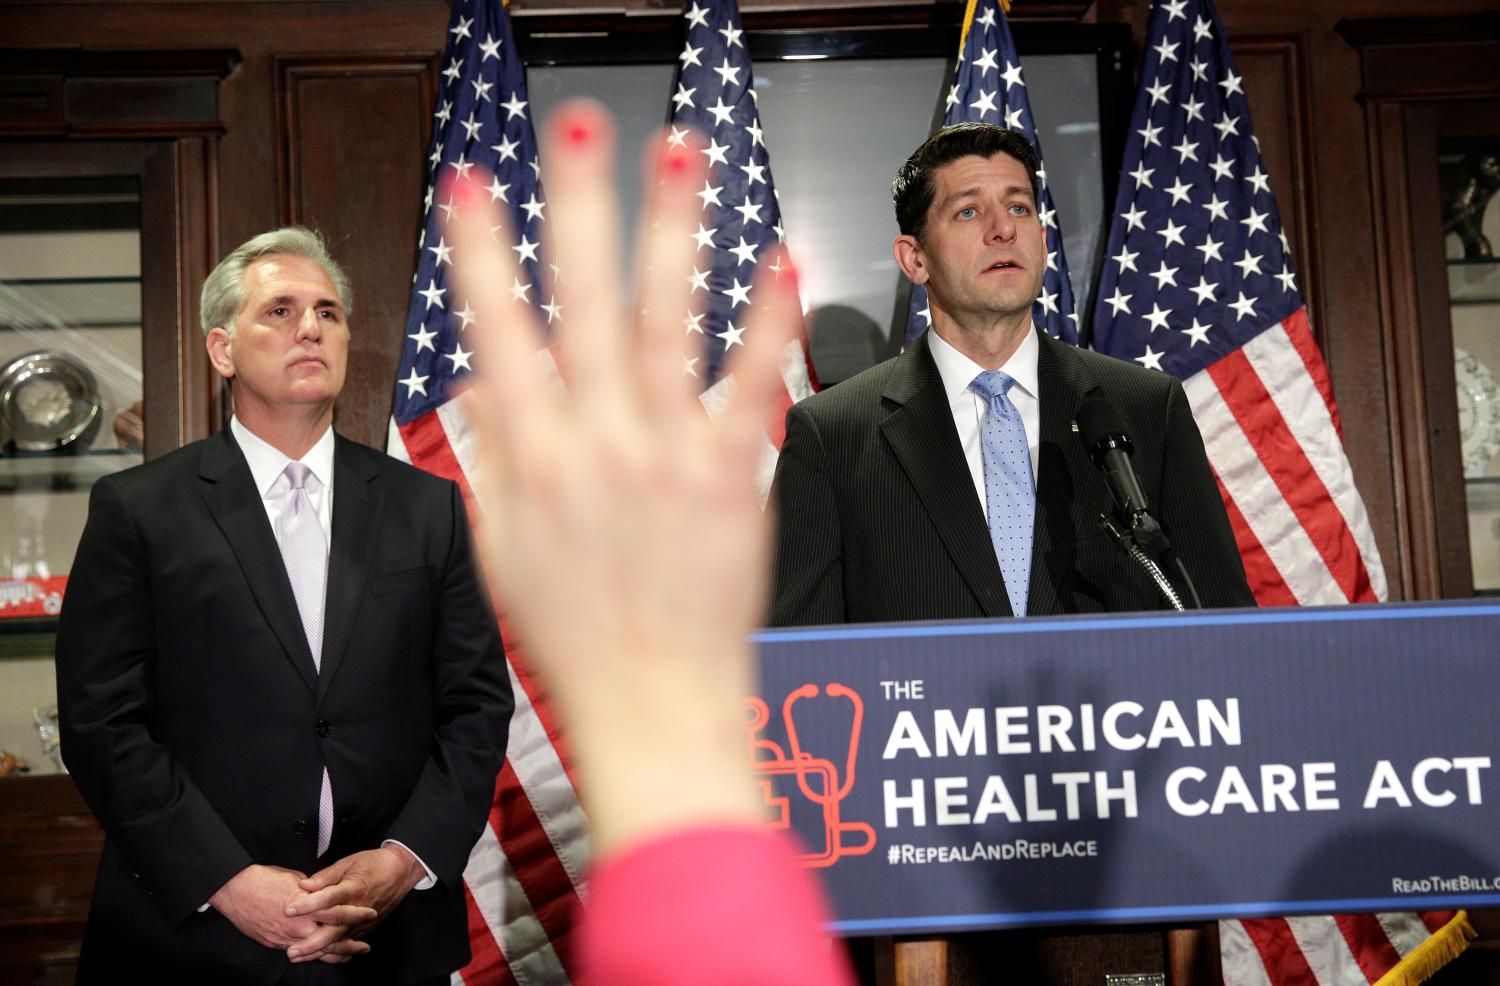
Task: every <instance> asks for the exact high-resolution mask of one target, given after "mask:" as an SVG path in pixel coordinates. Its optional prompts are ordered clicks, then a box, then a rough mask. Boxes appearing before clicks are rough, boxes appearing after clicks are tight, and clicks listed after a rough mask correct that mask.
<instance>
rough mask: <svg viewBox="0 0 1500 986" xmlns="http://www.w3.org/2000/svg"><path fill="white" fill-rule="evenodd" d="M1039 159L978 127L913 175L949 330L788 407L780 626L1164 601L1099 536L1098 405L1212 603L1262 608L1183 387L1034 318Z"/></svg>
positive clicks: (920, 161) (942, 318) (913, 265)
mask: <svg viewBox="0 0 1500 986" xmlns="http://www.w3.org/2000/svg"><path fill="white" fill-rule="evenodd" d="M1037 167H1038V162H1037V157H1036V153H1035V151H1034V150H1033V149H1032V146H1031V144H1030V142H1028V141H1027V140H1026V138H1025V137H1023V136H1021V135H1020V134H1018V133H1015V132H1013V131H1009V130H1005V129H1002V128H1000V127H996V126H992V125H989V124H983V123H961V124H955V125H953V126H949V127H945V128H944V129H942V130H940V131H939V132H938V133H936V134H934V135H933V136H932V137H931V138H929V139H928V140H927V142H926V143H924V144H923V145H922V146H921V147H919V148H917V150H916V151H915V152H913V154H912V156H911V157H910V158H909V159H908V160H907V162H906V163H905V164H904V165H903V166H902V167H901V169H900V171H899V172H898V173H897V175H896V180H895V182H894V184H893V186H892V197H893V198H894V200H895V206H896V218H897V223H898V225H899V226H900V230H901V235H899V236H898V237H896V241H895V253H896V261H897V263H899V264H900V265H901V269H902V271H903V272H904V273H905V274H906V276H907V277H908V278H910V280H911V281H912V283H914V284H920V285H925V286H926V288H927V295H928V300H929V303H930V310H931V315H932V328H931V329H930V331H928V332H927V333H926V334H925V335H923V336H922V337H921V338H920V339H918V340H917V341H916V342H915V343H914V344H913V345H911V346H910V347H909V348H908V349H907V350H906V351H905V352H904V353H902V354H901V355H900V356H897V357H896V358H894V359H891V360H888V361H886V362H884V363H881V364H879V365H878V366H875V367H872V368H871V369H869V370H866V371H865V372H863V373H861V374H859V375H858V376H855V377H852V378H851V379H849V380H847V381H845V382H843V383H841V384H839V385H837V386H835V387H831V388H830V389H828V390H827V391H824V392H823V393H820V394H817V395H815V396H813V397H810V398H808V399H807V400H805V401H803V402H801V403H799V404H797V405H795V406H794V407H793V408H792V409H791V410H790V411H789V412H788V414H787V426H786V440H785V442H784V444H783V446H782V450H781V458H780V461H779V463H778V465H777V470H776V479H775V483H774V485H773V487H772V500H773V503H774V505H775V509H776V510H777V511H778V512H779V521H778V529H777V558H776V581H775V590H774V596H773V600H772V609H771V619H770V622H771V625H772V626H806V625H817V624H835V623H870V622H889V621H900V620H927V619H972V618H980V617H999V616H1025V615H1046V614H1054V613H1087V612H1124V611H1130V610H1142V609H1154V608H1158V607H1160V606H1161V605H1163V603H1162V597H1161V596H1160V595H1159V594H1158V590H1157V588H1156V587H1155V585H1154V584H1153V582H1152V581H1151V580H1150V578H1149V577H1148V576H1147V575H1146V573H1145V572H1144V571H1142V570H1141V569H1140V568H1139V567H1137V566H1136V564H1135V563H1134V562H1133V561H1132V560H1131V559H1130V558H1128V557H1127V556H1126V555H1125V553H1124V552H1123V551H1122V550H1121V549H1120V547H1119V546H1117V545H1116V544H1115V543H1114V540H1113V539H1112V538H1111V537H1110V536H1109V535H1108V534H1106V533H1105V532H1104V530H1103V529H1102V528H1101V527H1100V524H1099V519H1098V518H1099V516H1100V514H1105V513H1108V512H1109V511H1110V503H1111V495H1110V490H1109V487H1108V485H1107V484H1106V482H1105V477H1104V476H1102V475H1101V474H1100V472H1099V471H1098V470H1097V469H1095V467H1094V465H1093V464H1092V463H1091V461H1090V449H1089V448H1088V447H1086V444H1085V442H1084V440H1083V438H1082V437H1080V435H1079V433H1078V431H1079V429H1078V424H1077V422H1078V419H1079V417H1080V415H1079V409H1080V408H1082V407H1084V406H1085V404H1086V403H1087V404H1089V405H1091V408H1092V409H1093V410H1098V409H1099V408H1100V406H1101V404H1102V406H1103V407H1104V408H1106V409H1107V410H1106V411H1105V412H1104V414H1105V416H1106V417H1107V418H1108V419H1109V420H1110V421H1112V422H1118V423H1120V424H1121V425H1122V429H1117V430H1123V431H1124V432H1125V434H1126V436H1127V437H1128V439H1129V440H1130V442H1131V444H1133V446H1134V455H1133V457H1132V459H1133V463H1132V464H1133V467H1134V471H1135V474H1136V476H1137V477H1138V478H1139V483H1140V487H1141V489H1142V491H1143V492H1144V494H1145V499H1146V502H1147V505H1148V506H1149V508H1150V512H1151V515H1152V516H1153V517H1154V518H1155V520H1156V521H1157V522H1159V524H1160V526H1161V528H1162V529H1164V531H1165V534H1166V536H1167V537H1168V538H1169V539H1170V541H1171V544H1172V546H1173V548H1175V550H1176V553H1177V556H1178V558H1179V559H1180V560H1181V562H1182V565H1183V567H1184V568H1185V569H1186V571H1187V572H1188V573H1189V575H1190V576H1191V578H1192V580H1193V581H1194V583H1196V586H1197V591H1198V594H1199V597H1200V599H1201V601H1202V604H1203V606H1205V607H1216V606H1253V605H1254V598H1253V596H1252V595H1251V593H1250V589H1249V586H1248V585H1247V583H1246V581H1245V573H1244V568H1243V566H1242V564H1241V562H1240V557H1239V552H1238V550H1237V549H1236V547H1235V543H1234V536H1233V534H1232V533H1231V530H1230V527H1229V522H1228V519H1227V518H1226V516H1225V513H1224V505H1223V502H1222V501H1221V499H1220V497H1219V493H1218V489H1217V485H1216V483H1215V480H1214V475H1213V472H1212V471H1211V469H1210V467H1209V465H1208V461H1207V458H1206V457H1205V455H1204V451H1203V440H1202V438H1201V437H1200V435H1199V434H1198V429H1197V426H1196V425H1195V424H1194V423H1193V417H1192V412H1191V410H1190V409H1189V407H1188V403H1187V397H1186V395H1185V394H1184V393H1183V390H1182V386H1181V385H1180V384H1179V383H1178V382H1177V381H1176V380H1174V379H1173V378H1171V377H1169V376H1167V375H1166V374H1164V373H1160V372H1157V371H1154V370H1148V369H1145V368H1143V367H1138V366H1134V365H1132V364H1129V363H1125V362H1121V361H1119V360H1115V359H1110V358H1108V357H1105V356H1100V355H1098V354H1096V353H1092V352H1088V351H1085V350H1082V349H1078V348H1075V347H1073V346H1069V345H1066V344H1064V343H1061V342H1058V341H1056V340H1054V339H1052V338H1051V337H1050V336H1048V335H1046V334H1044V333H1041V332H1038V331H1037V329H1036V327H1035V326H1034V325H1033V323H1032V317H1031V316H1032V306H1033V304H1034V303H1035V302H1036V299H1037V296H1038V293H1039V292H1040V290H1041V286H1042V275H1043V273H1044V271H1045V270H1046V264H1047V245H1046V244H1047V240H1046V231H1045V228H1044V227H1043V225H1042V222H1041V220H1040V218H1039V217H1038V214H1037V205H1036V203H1037V201H1038V198H1039V195H1038V186H1039V181H1038V177H1037ZM1085 430H1087V429H1085ZM1177 588H1178V591H1179V592H1181V591H1182V590H1183V587H1182V586H1180V585H1179V586H1178V587H1177Z"/></svg>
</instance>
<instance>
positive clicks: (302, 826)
mask: <svg viewBox="0 0 1500 986" xmlns="http://www.w3.org/2000/svg"><path fill="white" fill-rule="evenodd" d="M307 828H308V826H307V819H305V818H299V819H297V821H296V823H294V824H293V825H292V831H293V832H296V833H297V834H298V835H306V834H307Z"/></svg>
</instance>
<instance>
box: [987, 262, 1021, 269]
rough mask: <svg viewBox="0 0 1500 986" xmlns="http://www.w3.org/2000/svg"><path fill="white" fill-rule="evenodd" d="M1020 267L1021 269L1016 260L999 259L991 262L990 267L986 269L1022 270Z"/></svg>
mask: <svg viewBox="0 0 1500 986" xmlns="http://www.w3.org/2000/svg"><path fill="white" fill-rule="evenodd" d="M1020 269H1021V265H1020V264H1018V263H1016V262H1015V261H1014V260H997V261H996V262H995V263H993V264H990V265H989V266H988V267H986V268H985V270H986V271H992V270H1020Z"/></svg>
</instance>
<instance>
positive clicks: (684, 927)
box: [582, 825, 853, 986]
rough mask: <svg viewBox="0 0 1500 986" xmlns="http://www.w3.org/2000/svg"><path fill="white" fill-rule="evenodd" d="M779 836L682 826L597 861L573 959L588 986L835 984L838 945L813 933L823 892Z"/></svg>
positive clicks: (843, 980) (823, 918) (821, 916)
mask: <svg viewBox="0 0 1500 986" xmlns="http://www.w3.org/2000/svg"><path fill="white" fill-rule="evenodd" d="M795 853H796V848H795V846H794V844H793V843H792V841H791V840H790V839H788V838H786V837H785V836H780V835H772V834H770V833H768V832H765V831H763V830H759V829H756V828H753V827H749V826H736V825H721V826H701V827H696V828H688V829H679V830H676V831H674V832H672V833H670V834H664V835H662V836H661V837H660V838H655V839H650V840H646V841H641V842H636V843H634V844H632V845H630V846H628V847H622V848H621V850H620V851H619V852H617V853H614V854H612V855H608V856H605V857H603V858H601V861H600V863H599V864H598V866H597V867H596V869H595V871H594V873H593V874H592V876H591V878H590V881H589V885H590V888H591V890H590V897H589V914H588V920H587V922H586V923H585V924H584V927H583V943H582V953H583V954H582V960H583V971H584V982H585V983H586V984H588V986H606V984H607V986H689V984H697V983H716V984H722V986H740V984H750V983H753V984H755V986H844V984H849V983H852V982H853V977H852V976H851V975H850V972H849V969H848V966H847V963H846V961H845V960H844V955H843V949H842V948H841V947H840V946H839V945H838V944H837V943H836V942H833V941H830V940H829V938H828V937H826V936H825V935H824V934H822V933H821V931H820V929H821V928H822V927H823V926H824V925H825V924H826V922H827V920H828V910H827V905H826V904H825V902H824V900H823V892H822V888H821V887H820V886H819V885H818V883H817V881H816V878H814V877H813V876H812V874H811V873H810V872H809V871H807V870H805V869H801V868H799V866H798V865H797V862H796V855H795Z"/></svg>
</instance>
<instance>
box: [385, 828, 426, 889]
mask: <svg viewBox="0 0 1500 986" xmlns="http://www.w3.org/2000/svg"><path fill="white" fill-rule="evenodd" d="M386 846H400V847H401V848H402V849H405V850H406V851H407V852H409V853H411V858H412V859H415V860H416V861H417V865H418V866H420V867H422V872H423V873H426V874H427V875H426V876H424V877H423V878H422V879H421V881H420V882H419V883H418V884H417V885H416V886H415V887H412V889H413V890H431V889H432V888H433V887H435V886H437V874H436V873H434V872H432V867H431V866H428V865H427V863H426V862H424V861H423V859H422V857H421V856H418V855H417V854H416V853H415V852H412V848H411V846H408V845H407V844H406V843H404V842H402V841H400V840H399V839H386V840H385V841H384V842H382V843H381V844H380V848H382V849H384V848H385V847H386Z"/></svg>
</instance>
